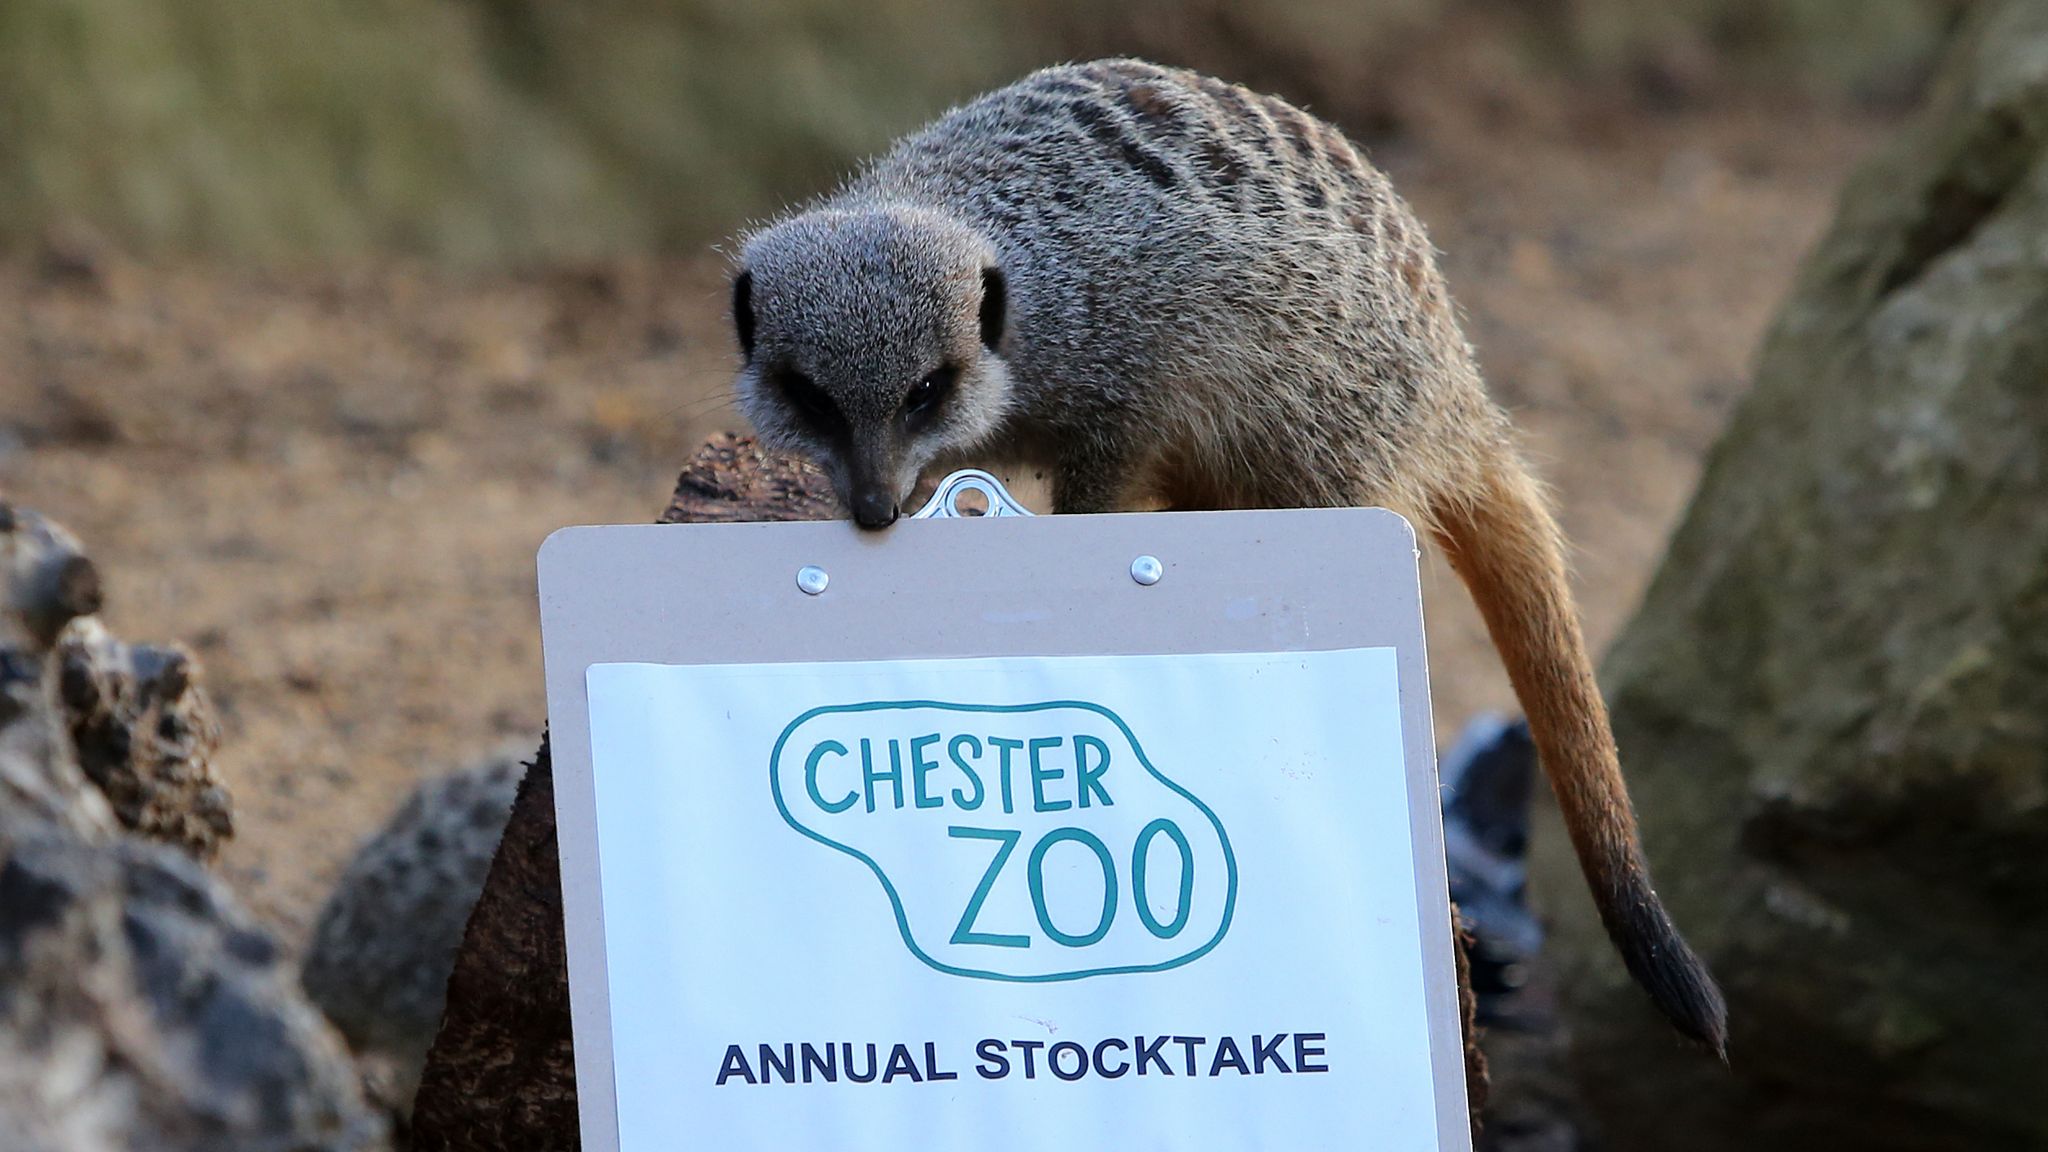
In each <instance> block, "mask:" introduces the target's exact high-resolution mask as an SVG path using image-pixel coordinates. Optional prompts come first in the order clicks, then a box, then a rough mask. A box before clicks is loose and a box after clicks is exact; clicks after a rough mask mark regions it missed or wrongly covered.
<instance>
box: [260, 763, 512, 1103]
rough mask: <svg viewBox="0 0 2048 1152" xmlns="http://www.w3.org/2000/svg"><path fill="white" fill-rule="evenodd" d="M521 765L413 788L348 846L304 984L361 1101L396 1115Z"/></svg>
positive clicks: (485, 768)
mask: <svg viewBox="0 0 2048 1152" xmlns="http://www.w3.org/2000/svg"><path fill="white" fill-rule="evenodd" d="M525 770H526V769H525V766H524V765H523V764H521V763H520V756H519V755H518V754H517V753H514V752H510V751H508V752H504V753H500V754H499V755H497V756H494V757H492V758H490V759H488V760H485V761H484V762H482V763H480V764H477V765H475V766H473V767H471V768H468V769H465V770H463V771H460V772H453V773H450V774H448V775H445V776H441V777H438V778H435V779H431V780H428V781H427V782H425V783H423V784H421V785H420V786H419V788H418V789H417V790H416V791H414V793H413V794H412V795H411V796H410V797H408V798H407V799H406V801H405V802H404V803H403V804H401V805H400V806H399V808H398V811H397V812H396V813H394V814H393V815H392V817H391V820H390V821H389V822H388V823H387V824H386V825H385V826H384V827H383V829H382V830H380V831H378V832H377V833H376V834H375V835H374V836H372V837H371V838H370V839H368V840H366V841H365V842H364V843H363V846H362V847H361V848H360V849H359V850H358V851H357V852H356V855H355V858H354V859H353V860H351V861H350V862H349V865H348V867H347V868H346V869H345V870H344V871H343V872H342V875H341V879H340V880H339V881H337V882H336V883H335V887H334V891H333V892H332V893H331V894H330V895H329V896H328V898H327V903H326V905H325V906H324V907H323V908H322V909H321V912H320V918H319V921H318V922H317V923H316V924H315V926H314V928H313V937H312V942H311V944H309V945H308V946H307V949H306V958H305V963H304V967H303V970H302V973H301V980H302V982H303V983H304V984H305V988H306V991H307V993H308V994H309V995H310V996H312V998H313V1001H314V1003H316V1004H318V1005H319V1006H320V1007H321V1008H322V1009H323V1010H324V1011H325V1012H326V1013H327V1016H328V1019H330V1020H332V1021H333V1022H334V1024H335V1026H336V1027H338V1028H339V1029H340V1030H341V1033H342V1035H344V1036H346V1037H347V1038H348V1041H349V1044H350V1045H351V1046H352V1047H353V1048H354V1049H355V1051H356V1054H357V1056H358V1057H359V1058H360V1059H361V1060H362V1062H363V1067H364V1079H365V1082H366V1084H367V1085H368V1086H369V1090H370V1093H371V1095H372V1097H373V1098H375V1099H377V1100H379V1101H380V1102H382V1103H384V1104H385V1105H386V1106H387V1107H389V1108H390V1109H391V1110H392V1111H393V1113H394V1114H395V1115H397V1116H398V1117H399V1118H400V1119H401V1120H403V1119H404V1118H406V1117H407V1116H409V1115H410V1113H411V1111H412V1098H413V1094H414V1092H415V1091H417V1090H418V1088H419V1081H420V1070H421V1068H422V1066H423V1065H424V1064H425V1063H426V1059H427V1049H428V1047H429V1046H430V1045H432V1044H433V1042H434V1033H435V1031H436V1030H437V1029H438V1028H439V1027H440V1025H441V1010H442V1007H443V1005H444V1004H445V1003H446V1000H447V993H448V975H449V973H450V972H451V971H453V970H454V968H455V952H456V949H457V948H458V947H460V945H461V944H462V931H463V927H464V926H465V925H466V924H468V923H469V913H470V910H471V909H472V908H474V907H475V906H476V899H477V894H478V893H479V892H481V891H482V890H483V886H484V875H485V873H487V872H488V871H489V870H490V867H491V856H492V854H493V853H495V852H496V851H497V848H498V839H499V837H500V835H501V834H502V833H503V832H504V830H505V820H506V818H507V817H508V816H509V815H510V814H511V811H512V797H513V794H514V793H515V792H517V791H518V790H519V779H520V777H521V776H522V775H524V774H525Z"/></svg>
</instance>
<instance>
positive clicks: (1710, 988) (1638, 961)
mask: <svg viewBox="0 0 2048 1152" xmlns="http://www.w3.org/2000/svg"><path fill="white" fill-rule="evenodd" d="M1624 887H1625V890H1624V891H1623V892H1621V893H1618V894H1616V895H1615V896H1614V897H1612V898H1610V899H1609V900H1608V901H1605V902H1603V906H1602V907H1601V909H1600V918H1601V920H1602V921H1604V922H1605V924H1606V926H1607V935H1608V938H1609V939H1610V940H1612V941H1613V942H1614V947H1615V949H1616V951H1619V952H1620V953H1621V959H1622V962H1623V963H1624V964H1626V965H1628V971H1629V975H1631V976H1633V977H1635V980H1636V983H1637V984H1640V985H1642V987H1643V990H1644V991H1646V992H1648V993H1649V994H1650V1000H1651V1001H1652V1002H1653V1003H1655V1004H1656V1005H1657V1010H1658V1011H1660V1012H1662V1013H1664V1017H1665V1019H1667V1020H1669V1021H1671V1023H1672V1025H1673V1026H1674V1027H1676V1028H1677V1029H1678V1030H1679V1031H1680V1032H1681V1033H1683V1034H1684V1035H1685V1036H1686V1038H1688V1039H1690V1040H1692V1041H1694V1042H1695V1043H1698V1044H1699V1045H1701V1046H1702V1047H1704V1048H1707V1049H1708V1050H1710V1051H1711V1052H1713V1053H1714V1055H1715V1056H1717V1057H1719V1058H1720V1060H1721V1062H1722V1063H1723V1064H1726V1063H1727V1062H1728V1002H1727V1001H1726V1000H1725V999H1723V998H1722V996H1721V989H1720V987H1719V986H1718V985H1716V984H1715V983H1714V977H1713V975H1712V974H1711V973H1709V972H1708V971H1707V966H1706V964H1705V963H1704V962H1702V961H1701V960H1700V958H1699V957H1698V956H1697V955H1695V954H1694V953H1693V950H1692V948H1691V946H1690V945H1688V944H1686V942H1685V938H1684V937H1682V936H1680V935H1679V934H1678V927H1677V926H1676V925H1674V924H1673V923H1671V917H1670V916H1669V915H1668V914H1666V913H1665V911H1664V905H1663V904H1662V903H1661V902H1660V901H1659V900H1658V899H1657V894H1656V892H1654V891H1653V890H1651V888H1650V885H1649V882H1648V880H1647V878H1645V876H1644V874H1643V873H1642V872H1641V871H1633V870H1632V871H1631V873H1629V881H1628V882H1626V883H1625V885H1624Z"/></svg>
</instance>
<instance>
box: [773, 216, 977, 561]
mask: <svg viewBox="0 0 2048 1152" xmlns="http://www.w3.org/2000/svg"><path fill="white" fill-rule="evenodd" d="M732 315H733V325H734V328H735V329H736V330H737V332H738V335H739V343H740V352H741V354H742V355H743V356H745V358H746V364H745V366H744V367H743V368H742V369H741V370H740V374H739V380H738V384H737V391H738V395H739V401H740V406H741V408H742V409H743V410H744V411H745V412H746V414H747V416H748V418H749V419H750V420H752V421H753V424H754V428H755V430H756V431H758V432H759V433H760V435H761V438H762V440H763V441H765V442H766V443H768V444H769V445H770V446H771V447H776V448H782V449H788V450H795V451H800V452H803V453H806V454H808V455H810V456H811V457H813V458H814V459H816V460H817V461H818V462H819V463H820V464H821V465H823V466H824V467H825V469H826V471H827V472H828V473H829V474H830V475H831V477H832V482H833V484H834V485H835V486H836V487H837V488H838V490H839V495H840V497H841V499H843V500H845V502H846V504H847V507H848V508H849V509H850V510H851V511H852V512H853V517H854V519H855V520H856V521H857V522H859V523H860V525H861V526H862V527H865V528H883V527H887V526H888V525H890V524H892V523H894V522H895V520H896V517H897V515H898V514H899V513H900V512H901V510H902V504H903V501H904V499H905V498H907V497H908V496H909V495H910V493H911V490H912V489H913V488H915V487H916V486H917V482H918V479H919V477H920V476H921V475H922V474H923V472H924V470H925V468H926V467H927V466H928V465H930V464H931V462H932V461H933V459H934V458H936V457H937V456H939V455H940V454H941V453H945V452H949V451H958V450H964V449H970V448H972V447H974V446H975V445H976V444H978V443H981V442H983V441H985V440H986V439H988V437H989V436H990V435H991V434H992V433H993V432H994V431H995V430H996V428H997V426H998V424H1000V422H1001V420H1002V417H1003V413H1004V411H1005V410H1006V409H1007V408H1008V406H1009V395H1010V381H1009V376H1008V374H1007V372H1006V371H1005V369H1004V365H1003V359H1002V355H1001V352H1000V348H1001V347H1002V341H1003V330H1004V327H1005V320H1006V319H1007V299H1006V292H1005V288H1004V280H1003V272H1002V269H1001V268H1000V267H998V266H997V263H996V254H995V250H994V248H992V247H991V246H990V245H989V243H988V241H986V240H985V239H983V238H982V237H981V236H979V235H977V234H976V233H975V232H974V231H973V230H972V229H970V228H968V227H966V226H965V225H963V224H961V223H959V222H958V221H956V220H953V219H951V218H949V217H947V216H944V215H941V214H938V213H935V212H930V211H926V210H923V209H918V208H911V207H905V206H899V205H885V206H879V207H873V208H863V209H855V210H846V209H819V210H814V211H811V212H806V213H803V214H802V215H798V216H794V217H791V218H790V219H787V220H784V221H783V222H781V223H779V224H776V225H774V226H772V227H770V228H768V229H766V230H764V231H762V232H760V233H758V234H756V235H755V236H753V237H752V238H751V239H749V240H748V241H747V243H746V246H745V248H744V249H743V251H742V252H741V255H740V266H739V271H738V274H737V275H736V276H735V277H734V279H733V286H732Z"/></svg>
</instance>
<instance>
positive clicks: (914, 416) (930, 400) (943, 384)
mask: <svg viewBox="0 0 2048 1152" xmlns="http://www.w3.org/2000/svg"><path fill="white" fill-rule="evenodd" d="M959 376H960V369H959V368H958V367H956V366H954V365H952V364H946V365H943V366H941V367H940V368H938V369H937V370H936V371H934V372H933V373H932V374H931V375H929V376H926V377H925V378H924V379H922V380H919V381H918V382H917V383H916V384H914V385H912V386H911V389H910V394H909V395H907V396H905V397H904V398H903V414H904V415H905V416H908V417H909V418H910V419H911V421H912V422H913V423H924V422H926V421H928V420H930V419H931V417H932V414H933V413H935V412H937V411H938V408H939V402H940V401H942V400H944V399H945V398H946V394H947V393H949V392H951V391H952V390H953V383H954V381H955V380H957V379H959Z"/></svg>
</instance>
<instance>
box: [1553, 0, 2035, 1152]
mask: <svg viewBox="0 0 2048 1152" xmlns="http://www.w3.org/2000/svg"><path fill="white" fill-rule="evenodd" d="M2044 238H2048V5H2043V4H2041V3H2038V2H2009V3H1998V4H1987V5H1983V6H1980V7H1978V8H1976V9H1975V10H1973V13H1972V15H1971V18H1970V22H1969V24H1968V26H1967V27H1966V29H1965V30H1964V32H1963V34H1962V35H1961V38H1960V39H1959V41H1958V43H1957V46H1956V48H1955V50H1954V51H1953V53H1952V55H1951V56H1950V58H1949V59H1948V60H1947V62H1946V63H1945V64H1944V66H1943V69H1942V74H1941V76H1940V77H1939V79H1938V81H1937V83H1936V86H1935V90H1934V94H1933V97H1932V101H1931V104H1930V106H1929V108H1928V109H1927V110H1926V111H1925V113H1924V114H1923V115H1922V116H1921V117H1920V118H1919V119H1918V121H1917V122H1916V123H1915V124H1913V125H1912V127H1911V128H1910V129H1909V130H1908V131H1907V132H1906V133H1905V136H1904V138H1903V139H1902V140H1900V141H1899V142H1898V144H1897V146H1896V147H1893V148H1891V149H1890V150H1888V151H1887V152H1886V153H1884V154H1883V155H1881V156H1879V157H1878V158H1876V159H1875V160H1873V161H1872V162H1870V163H1869V164H1868V165H1867V166H1866V168H1865V169H1864V170H1863V171H1862V172H1861V173H1860V174H1859V175H1858V176H1857V177H1856V178H1855V179H1854V180H1853V181H1852V183H1851V185H1850V186H1849V188H1848V190H1847V192H1846V194H1845V196H1844V198H1843V201H1842V206H1841V211H1840V214H1839V217H1838V219H1837V221H1836V223H1835V224H1834V226H1833V228H1832V230H1831V231H1830V233H1829V234H1828V236H1827V237H1826V238H1825V239H1824V240H1823V241H1822V243H1821V244H1820V246H1819V248H1818V250H1817V251H1816V252H1815V253H1814V254H1813V255H1812V257H1811V258H1810V259H1809V260H1808V262H1807V265H1806V267H1805V269H1804V271H1803V273H1802V275H1801V277H1800V279H1799V282H1798V284H1797V287H1796V289H1795V291H1794V293H1793V296H1792V298H1791V300H1790V302H1789V303H1788V304H1787V305H1786V307H1785V309H1784V311H1783V314H1782V315H1781V317H1780V318H1779V320H1778V322H1777V323H1776V325H1775V327H1774V329H1773V331H1772V333H1771V335H1770V336H1769V338H1768V340H1767V342H1766V344H1765V346H1764V349H1763V352H1762V355H1761V359H1760V361H1759V365H1758V370H1757V381H1756V386H1755V390H1754V392H1753V393H1752V394H1751V395H1750V396H1749V397H1748V398H1747V399H1746V400H1745V401H1744V402H1743V404H1742V406H1741V408H1740V410H1739V411H1738V413H1737V414H1736V417H1735V419H1734V421H1733V423H1732V425H1731V426H1730V427H1729V429H1728V431H1727V433H1726V435H1725V437H1724V438H1723V440H1722V441H1721V443H1720V444H1719V445H1718V446H1717V447H1716V448H1715V450H1714V452H1713V453H1712V456H1711V458H1710V459H1709V461H1708V466H1707V469H1706V474H1705V477H1704V479H1703V480H1702V482H1701V486H1700V491H1699V493H1698V495H1697V497H1696V498H1695V500H1694V502H1693V505H1692V507H1691V509H1690V511H1689V512H1688V513H1687V515H1686V517H1685V520H1684V523H1683V525H1682V526H1681V527H1680V528H1679V530H1678V532H1677V534H1676V536H1675V538H1674V539H1673V542H1672V545H1671V549H1670V553H1669V555H1668V557H1667V558H1666V560H1665V562H1664V565H1663V568H1662V571H1661V572H1660V573H1659V574H1658V576H1657V578H1656V580H1655V582H1654V584H1653V585H1652V587H1651V589H1650V591H1649V593H1648V595H1647V597H1646V599H1645V602H1644V604H1643V606H1642V610H1641V612H1640V614H1639V615H1638V616H1637V618H1636V619H1635V620H1634V622H1633V623H1632V624H1631V625H1630V626H1629V627H1628V629H1627V630H1626V632H1625V634H1624V635H1623V636H1622V638H1621V640H1620V641H1619V642H1618V643H1617V645H1616V647H1615V649H1614V651H1613V653H1612V655H1611V656H1610V658H1609V660H1608V662H1607V664H1606V667H1605V676H1604V679H1605V683H1606V685H1607V688H1608V690H1609V693H1610V696H1611V699H1612V703H1613V706H1614V726H1615V732H1616V736H1617V738H1618V740H1619V742H1620V745H1621V750H1622V760H1623V764H1624V765H1625V767H1626V768H1627V770H1628V773H1629V776H1630V780H1631V786H1632V791H1633V792H1634V794H1635V797H1636V800H1637V803H1638V804H1639V805H1640V809H1641V815H1642V818H1643V832H1644V836H1645V838H1646V842H1647V845H1648V848H1649V851H1650V854H1651V856H1652V858H1653V865H1654V868H1655V871H1656V874H1657V876H1658V877H1659V878H1660V879H1661V880H1662V881H1663V885H1664V888H1663V893H1662V894H1663V896H1664V899H1665V900H1666V901H1667V902H1668V903H1669V905H1670V906H1671V910H1672V912H1673V914H1674V915H1675V916H1676V917H1677V918H1678V919H1679V921H1680V922H1682V923H1684V924H1686V925H1687V926H1688V929H1689V932H1690V934H1691V938H1692V942H1693V944H1694V945H1695V946H1696V947H1697V948H1698V949H1699V950H1700V953H1701V955H1702V956H1704V957H1705V958H1706V959H1707V961H1708V963H1709V964H1710V965H1711V966H1712V968H1713V970H1714V971H1715V973H1716V974H1717V975H1718V976H1719V977H1720V978H1721V981H1722V985H1723V987H1724V988H1725V989H1726V991H1727V993H1728V1000H1729V1019H1730V1022H1731V1025H1732V1028H1733V1034H1732V1040H1731V1043H1730V1045H1729V1060H1730V1067H1729V1068H1727V1069H1723V1068H1721V1067H1719V1066H1716V1065H1714V1064H1712V1063H1711V1062H1705V1061H1701V1060H1700V1059H1699V1058H1698V1057H1697V1055H1696V1054H1693V1053H1689V1052H1685V1051H1681V1050H1679V1049H1678V1048H1677V1046H1676V1045H1674V1044H1673V1043H1671V1041H1670V1039H1669V1037H1668V1034H1667V1031H1666V1029H1664V1028H1663V1027H1662V1026H1661V1025H1660V1023H1659V1021H1658V1020H1657V1019H1655V1017H1654V1016H1653V1015H1652V1013H1651V1012H1650V1011H1649V1010H1648V1008H1647V1006H1646V1005H1645V1004H1644V1002H1643V1001H1642V998H1641V997H1640V995H1638V994H1637V993H1636V992H1635V991H1634V990H1633V989H1631V988H1629V987H1628V986H1627V978H1626V976H1625V975H1624V974H1623V972H1622V971H1621V969H1620V966H1619V965H1618V964H1615V963H1613V962H1612V960H1611V958H1610V957H1609V955H1608V952H1607V947H1606V943H1605V940H1604V938H1603V937H1602V936H1601V934H1600V932H1599V929H1598V926H1597V924H1596V923H1595V922H1594V919H1593V917H1592V915H1591V913H1590V909H1589V908H1588V907H1587V906H1586V904H1585V901H1584V900H1583V899H1582V898H1580V895H1579V893H1578V892H1577V891H1576V889H1575V885H1576V883H1577V877H1576V873H1575V872H1574V871H1573V870H1572V868H1571V866H1570V857H1569V852H1568V850H1567V848H1566V847H1565V845H1564V843H1563V840H1562V837H1561V836H1560V835H1559V834H1558V829H1557V827H1556V825H1555V823H1554V821H1553V823H1552V824H1550V825H1549V826H1548V827H1545V828H1542V829H1540V830H1539V833H1538V837H1537V856H1538V873H1539V876H1540V878H1541V880H1540V884H1539V889H1540V890H1541V891H1542V892H1543V893H1545V894H1546V895H1548V896H1549V897H1551V898H1550V899H1549V900H1547V901H1546V903H1547V904H1548V905H1549V907H1550V909H1551V910H1552V911H1553V912H1554V913H1555V915H1556V917H1557V919H1558V923H1557V932H1556V935H1555V937H1554V940H1555V944H1554V947H1555V949H1556V954H1557V959H1558V961H1559V963H1560V965H1561V966H1563V968H1564V969H1565V971H1566V974H1567V979H1566V982H1565V983H1566V988H1567V992H1568V1005H1567V1010H1568V1014H1569V1023H1570V1026H1571V1029H1572V1032H1573V1038H1574V1052H1575V1056H1574V1059H1575V1061H1576V1067H1577V1079H1578V1081H1579V1085H1580V1087H1581V1089H1582V1091H1583V1094H1584V1096H1585V1102H1586V1104H1587V1105H1588V1107H1589V1109H1590V1111H1591V1112H1592V1114H1593V1116H1594V1118H1595V1119H1597V1120H1598V1121H1599V1122H1600V1124H1601V1126H1602V1127H1603V1128H1604V1129H1605V1134H1606V1136H1607V1139H1608V1145H1607V1146H1609V1147H1614V1148H1619V1149H1634V1148H1656V1149H1662V1150H1669V1152H1689V1150H1692V1149H1702V1150H1704V1149H1726V1148H1743V1149H1748V1150H1752V1152H1773V1150H1777V1149H1787V1150H1790V1149H1811V1148H1859V1149H1866V1150H1877V1152H1882V1150H1889V1149H1900V1150H1904V1149H1915V1150H1919V1152H1928V1150H1933V1152H1941V1150H1946V1149H1984V1148H2044V1147H2048V1112H2044V1111H2043V1109H2042V1108H2041V1107H2040V1101H2041V1098H2042V1091H2043V1088H2044V1087H2048V1073H2044V1072H2043V1070H2042V1066H2041V1062H2040V1059H2041V1055H2042V1052H2043V1051H2044V1041H2043V1039H2042V1037H2041V1034H2040V1030H2041V1027H2042V1025H2043V1023H2044V1022H2048V980H2044V979H2043V978H2042V959H2041V958H2042V957H2043V956H2044V955H2048V530H2044V524H2048V521H2044V510H2048V241H2044Z"/></svg>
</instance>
